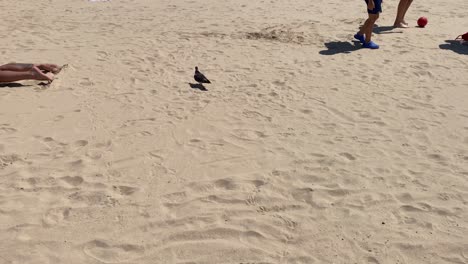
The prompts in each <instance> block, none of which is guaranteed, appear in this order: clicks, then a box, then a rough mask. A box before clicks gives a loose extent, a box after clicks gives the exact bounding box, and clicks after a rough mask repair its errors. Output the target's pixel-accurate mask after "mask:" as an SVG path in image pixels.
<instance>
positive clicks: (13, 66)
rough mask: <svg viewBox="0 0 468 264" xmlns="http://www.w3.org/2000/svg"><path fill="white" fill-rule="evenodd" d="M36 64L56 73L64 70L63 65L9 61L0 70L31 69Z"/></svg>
mask: <svg viewBox="0 0 468 264" xmlns="http://www.w3.org/2000/svg"><path fill="white" fill-rule="evenodd" d="M34 66H36V67H37V68H38V69H40V70H42V71H48V72H52V73H54V74H56V73H59V72H60V70H62V67H60V66H57V65H55V64H32V63H8V64H5V65H2V66H0V71H29V70H31V69H32V68H33V67H34Z"/></svg>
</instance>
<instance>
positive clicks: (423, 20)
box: [418, 17, 427, 27]
mask: <svg viewBox="0 0 468 264" xmlns="http://www.w3.org/2000/svg"><path fill="white" fill-rule="evenodd" d="M426 25H427V18H425V17H420V18H419V19H418V26H420V27H425V26H426Z"/></svg>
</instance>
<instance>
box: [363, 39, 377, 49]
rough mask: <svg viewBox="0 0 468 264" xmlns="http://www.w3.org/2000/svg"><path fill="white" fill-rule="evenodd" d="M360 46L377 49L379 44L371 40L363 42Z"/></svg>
mask: <svg viewBox="0 0 468 264" xmlns="http://www.w3.org/2000/svg"><path fill="white" fill-rule="evenodd" d="M362 47H363V48H366V49H378V48H379V45H377V44H375V42H373V41H369V42H367V43H363V44H362Z"/></svg>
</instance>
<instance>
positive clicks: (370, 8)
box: [367, 0, 375, 10]
mask: <svg viewBox="0 0 468 264" xmlns="http://www.w3.org/2000/svg"><path fill="white" fill-rule="evenodd" d="M374 8H375V3H374V0H369V2H368V4H367V9H369V10H372V9H374Z"/></svg>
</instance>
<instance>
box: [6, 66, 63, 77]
mask: <svg viewBox="0 0 468 264" xmlns="http://www.w3.org/2000/svg"><path fill="white" fill-rule="evenodd" d="M61 70H62V67H60V66H57V65H55V64H32V63H8V64H5V65H2V66H0V82H16V81H23V80H39V81H48V82H52V81H53V80H54V77H55V74H57V73H59V72H60V71H61Z"/></svg>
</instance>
